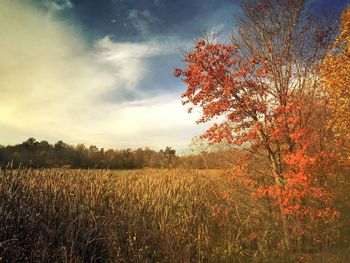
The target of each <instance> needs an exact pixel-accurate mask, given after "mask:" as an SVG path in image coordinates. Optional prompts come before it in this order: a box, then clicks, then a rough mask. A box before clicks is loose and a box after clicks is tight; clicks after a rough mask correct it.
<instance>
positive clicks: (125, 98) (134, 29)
mask: <svg viewBox="0 0 350 263" xmlns="http://www.w3.org/2000/svg"><path fill="white" fill-rule="evenodd" d="M348 3H349V0H311V1H309V5H308V7H309V8H310V9H311V10H312V11H313V12H315V13H320V12H324V11H326V10H327V11H331V12H334V13H335V14H339V13H340V11H341V10H342V9H344V7H345V6H346V4H348ZM239 15H240V0H215V1H213V0H191V1H188V0H98V1H97V0H0V32H1V35H2V37H1V40H0V102H1V103H0V145H7V144H16V143H20V142H22V141H25V140H26V139H27V138H29V137H34V138H36V139H37V140H47V141H49V142H51V143H54V142H56V141H58V140H63V141H64V142H67V143H69V144H78V143H84V144H86V145H90V144H94V145H97V146H98V147H105V148H119V149H120V148H138V147H146V146H148V147H151V148H153V149H160V148H164V147H166V146H172V147H173V148H175V149H177V150H178V151H184V150H185V149H186V146H187V145H188V144H189V143H190V142H191V139H192V138H193V137H194V136H197V135H199V134H201V133H203V132H204V131H205V130H206V129H207V128H208V124H202V125H197V124H196V123H195V121H196V120H197V119H198V118H199V112H198V111H197V112H194V113H192V114H188V113H187V109H186V107H184V106H183V105H182V104H181V98H180V96H181V94H182V93H183V92H184V91H185V86H184V85H183V84H182V83H181V82H180V81H179V80H178V79H175V78H174V77H173V74H172V72H173V69H174V68H175V67H181V65H182V64H181V63H182V62H181V50H188V49H190V48H191V47H192V46H193V43H194V40H195V39H196V38H197V37H198V36H199V35H200V33H201V32H211V31H222V32H223V33H222V34H227V33H229V32H231V30H232V29H233V27H234V25H235V23H236V22H237V18H238V17H239Z"/></svg>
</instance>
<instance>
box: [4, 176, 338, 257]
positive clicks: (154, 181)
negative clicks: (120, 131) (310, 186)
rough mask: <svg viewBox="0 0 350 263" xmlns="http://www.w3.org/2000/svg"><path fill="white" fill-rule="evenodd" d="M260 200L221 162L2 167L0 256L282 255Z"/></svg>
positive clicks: (276, 237)
mask: <svg viewBox="0 0 350 263" xmlns="http://www.w3.org/2000/svg"><path fill="white" fill-rule="evenodd" d="M264 207H267V206H266V205H265V204H264V203H263V202H262V201H259V202H258V201H257V199H254V198H253V197H251V195H250V194H249V189H247V188H246V184H244V186H243V184H241V183H240V182H239V181H228V180H227V178H226V176H224V175H223V171H220V170H206V171H198V170H180V169H177V170H176V169H172V170H152V169H149V170H137V171H117V172H112V171H107V170H106V171H102V170H69V169H51V170H32V169H19V170H5V171H2V172H1V174H0V257H1V259H0V262H281V260H282V259H281V257H280V255H279V253H278V249H277V241H278V239H279V236H278V235H279V233H278V232H276V231H275V230H274V222H273V218H269V213H268V211H265V209H264ZM339 258H340V259H339V261H338V262H341V261H340V260H341V255H339Z"/></svg>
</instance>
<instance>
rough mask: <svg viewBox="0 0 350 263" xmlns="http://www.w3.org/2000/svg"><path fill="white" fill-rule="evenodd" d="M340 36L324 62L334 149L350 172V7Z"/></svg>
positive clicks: (323, 68) (346, 11)
mask: <svg viewBox="0 0 350 263" xmlns="http://www.w3.org/2000/svg"><path fill="white" fill-rule="evenodd" d="M339 29H340V33H339V35H338V37H337V38H336V40H335V42H334V46H333V49H332V50H331V52H330V53H329V55H328V56H327V57H326V59H325V60H324V64H323V66H322V74H323V76H324V79H325V82H326V92H327V94H328V99H329V107H328V109H329V111H330V118H329V121H328V123H327V124H328V128H329V130H330V131H331V134H332V135H334V138H333V140H331V142H332V144H333V145H332V147H333V148H334V149H337V157H338V160H339V161H340V162H341V164H342V165H346V166H348V168H350V6H349V7H347V8H346V9H345V11H344V12H343V14H342V16H341V24H340V27H339Z"/></svg>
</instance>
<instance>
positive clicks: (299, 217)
mask: <svg viewBox="0 0 350 263" xmlns="http://www.w3.org/2000/svg"><path fill="white" fill-rule="evenodd" d="M330 31H331V29H330V28H327V27H325V26H322V24H319V23H317V22H316V19H314V18H313V17H312V16H311V15H309V14H307V12H306V10H305V1H304V0H293V1H292V0H260V1H253V2H252V1H250V2H245V3H244V4H243V17H242V19H241V20H240V23H239V25H238V26H237V28H236V30H235V32H234V33H233V34H232V37H231V39H230V41H229V42H227V43H219V42H218V41H217V40H216V39H211V38H210V36H209V37H207V38H203V39H200V40H199V41H198V42H197V44H196V46H195V48H194V50H193V51H191V52H189V53H187V54H186V55H185V58H184V62H185V65H186V67H185V68H184V69H175V71H174V75H175V76H176V77H180V78H181V79H182V81H183V82H184V83H185V84H186V85H187V90H186V92H185V93H184V94H183V95H182V97H183V103H184V104H188V105H190V108H189V111H191V110H192V107H196V106H197V107H200V108H201V109H202V116H201V118H200V119H199V120H198V123H201V122H208V121H213V120H216V119H217V118H218V117H219V119H220V120H222V121H221V122H219V123H215V124H214V125H213V126H212V127H211V128H210V129H209V130H208V131H207V132H206V133H205V134H204V135H203V137H204V138H206V139H208V140H209V141H210V142H211V143H219V142H221V141H222V140H225V141H226V142H227V143H229V144H236V145H240V146H242V147H244V148H245V149H247V150H248V151H249V152H251V153H252V154H253V155H256V156H261V157H262V158H263V159H265V160H266V161H267V162H268V164H269V167H270V168H269V173H268V174H264V175H263V176H264V179H265V182H267V184H266V185H263V186H260V187H259V189H258V191H257V194H258V195H261V196H262V197H264V198H269V199H270V200H271V203H272V204H273V209H274V211H275V213H276V220H277V221H278V222H280V226H281V242H282V243H281V245H282V246H283V247H284V248H286V249H291V248H292V247H293V245H295V244H296V241H295V242H294V240H296V239H297V237H298V236H306V235H308V234H310V233H311V232H312V231H311V228H313V227H315V226H317V225H318V224H317V223H320V224H322V223H324V222H325V221H326V220H328V219H330V218H332V217H333V216H334V215H335V213H334V212H333V211H332V210H331V209H330V204H331V199H332V195H331V194H330V193H328V192H327V191H326V190H325V188H324V187H323V184H322V183H320V182H322V181H323V177H324V176H325V174H326V173H328V172H329V171H328V170H327V169H328V167H330V166H329V160H330V159H329V158H327V157H326V156H325V155H326V153H325V152H324V151H323V148H322V141H323V140H324V138H323V133H321V132H320V129H319V127H317V126H315V123H314V121H313V120H314V119H315V118H316V115H317V114H319V112H320V109H323V107H324V99H323V96H324V95H323V92H322V90H321V89H320V86H321V85H320V83H321V77H320V74H319V70H320V64H321V61H322V59H323V58H324V56H325V53H326V50H327V46H328V43H329V41H330V36H331V32H330ZM318 126H320V123H319V124H318ZM321 126H324V125H323V123H321ZM324 219H326V220H324ZM307 230H310V231H307Z"/></svg>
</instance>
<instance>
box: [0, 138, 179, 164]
mask: <svg viewBox="0 0 350 263" xmlns="http://www.w3.org/2000/svg"><path fill="white" fill-rule="evenodd" d="M178 160H179V157H178V156H176V152H175V150H174V149H172V148H171V147H166V148H165V149H164V150H160V151H154V150H152V149H149V148H144V149H142V148H139V149H136V150H132V149H122V150H114V149H108V150H104V149H103V148H100V149H99V148H98V147H96V146H95V145H91V146H85V145H84V144H78V145H76V146H72V145H69V144H66V143H64V142H63V141H58V142H56V143H55V144H50V143H48V142H47V141H40V142H39V141H37V140H36V139H34V138H29V139H28V140H26V141H25V142H23V143H21V144H17V145H9V146H6V147H4V146H0V164H1V166H2V167H4V166H6V165H11V166H13V167H15V168H17V167H20V166H26V167H35V168H55V167H69V168H97V169H99V168H110V169H137V168H144V167H152V168H171V167H174V166H176V165H177V163H178Z"/></svg>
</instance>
